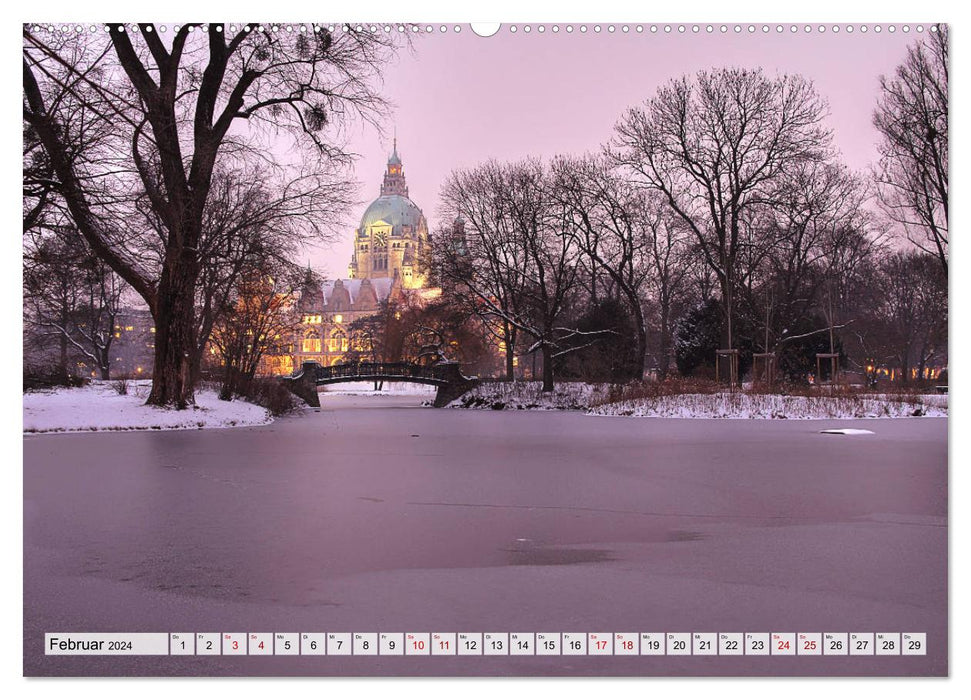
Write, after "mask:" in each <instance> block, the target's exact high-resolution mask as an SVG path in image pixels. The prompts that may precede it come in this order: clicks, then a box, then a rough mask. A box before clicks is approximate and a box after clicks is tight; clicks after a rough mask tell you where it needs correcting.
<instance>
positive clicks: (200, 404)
mask: <svg viewBox="0 0 971 700" xmlns="http://www.w3.org/2000/svg"><path fill="white" fill-rule="evenodd" d="M113 384H114V383H113V382H91V384H89V385H88V386H85V387H80V388H57V389H53V390H46V391H31V392H27V393H25V394H24V432H25V433H59V432H95V431H105V430H181V429H201V428H231V427H236V426H245V425H263V424H265V423H269V422H271V421H272V417H271V416H270V414H269V412H268V411H267V410H266V409H265V408H263V407H262V406H257V405H255V404H251V403H248V402H246V401H242V400H236V401H220V400H219V399H218V397H217V396H216V393H215V392H214V391H212V390H211V389H205V388H200V389H197V390H196V406H195V408H189V409H186V410H184V411H176V410H173V409H164V408H156V407H154V406H146V405H145V399H146V398H147V397H148V393H149V391H150V389H151V382H150V381H146V380H139V381H129V382H128V393H127V394H125V395H122V394H119V393H118V392H117V391H116V390H115V388H114V386H113Z"/></svg>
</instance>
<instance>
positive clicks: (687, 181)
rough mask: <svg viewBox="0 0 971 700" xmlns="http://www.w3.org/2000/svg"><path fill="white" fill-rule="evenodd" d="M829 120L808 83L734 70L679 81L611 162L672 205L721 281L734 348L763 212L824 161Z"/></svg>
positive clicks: (642, 116)
mask: <svg viewBox="0 0 971 700" xmlns="http://www.w3.org/2000/svg"><path fill="white" fill-rule="evenodd" d="M825 113H826V105H825V103H824V101H823V100H822V99H821V98H820V97H819V96H818V95H817V94H816V92H815V89H814V88H813V85H812V83H811V82H809V81H807V80H806V79H804V78H802V77H801V76H797V75H783V76H779V77H775V78H770V77H767V76H766V75H765V74H763V72H762V71H761V70H744V69H736V68H732V69H719V70H713V71H701V72H699V73H698V74H697V76H696V77H695V78H694V79H689V78H687V77H683V78H680V79H677V80H674V81H671V82H670V83H668V84H667V85H665V86H663V87H662V88H660V89H659V90H658V92H657V95H656V96H655V97H654V98H653V99H651V100H650V101H649V102H648V103H647V104H646V105H645V106H644V107H637V108H634V109H631V110H630V111H628V112H627V113H626V114H625V115H624V116H623V118H622V119H621V121H620V122H619V123H618V125H617V127H616V137H615V140H614V144H613V148H612V150H611V155H612V157H613V158H614V159H615V161H616V162H617V163H618V164H620V165H623V166H626V167H628V168H629V169H630V170H631V171H632V172H633V173H634V174H635V175H636V176H637V177H638V178H639V179H640V180H641V181H642V182H643V184H644V185H646V186H647V187H649V188H651V189H654V190H657V191H658V192H660V193H661V194H662V195H663V196H664V197H665V198H666V199H667V202H668V204H669V206H670V207H671V209H672V211H673V212H674V213H675V215H676V216H677V217H678V218H679V219H680V220H681V221H682V222H683V223H684V225H685V226H686V227H687V228H688V229H689V230H690V231H691V232H692V233H693V235H694V237H695V239H696V240H697V243H698V251H699V252H700V253H701V255H702V257H703V259H704V261H705V263H706V264H707V265H708V266H709V267H710V268H711V269H712V270H713V271H714V272H715V274H716V276H717V278H718V282H719V285H720V288H721V294H722V307H723V310H724V317H725V331H724V341H725V343H726V347H733V346H734V345H733V343H734V337H733V330H732V323H733V316H734V313H735V312H734V296H735V294H736V291H737V286H738V284H739V283H740V277H741V276H743V275H744V274H745V272H746V271H745V270H742V269H740V263H741V258H742V255H743V251H744V250H745V249H746V248H747V247H751V246H756V247H758V246H760V242H759V241H758V240H757V237H758V234H759V233H760V231H759V230H758V229H757V228H753V227H754V226H755V225H756V223H755V222H757V219H758V217H757V216H756V210H757V209H758V208H760V207H762V206H763V205H764V200H765V198H766V196H767V194H768V192H769V191H770V190H771V189H772V188H773V187H774V185H775V182H776V181H777V180H778V178H779V177H780V176H781V175H782V174H784V173H785V172H786V171H787V170H788V169H789V168H791V167H792V166H793V165H796V164H798V163H803V162H806V161H811V160H818V159H822V158H824V157H825V155H826V154H827V151H828V146H829V143H830V138H831V136H830V132H829V131H828V130H827V129H826V128H824V126H823V124H822V122H823V118H824V116H825Z"/></svg>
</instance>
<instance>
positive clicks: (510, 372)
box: [503, 321, 516, 382]
mask: <svg viewBox="0 0 971 700" xmlns="http://www.w3.org/2000/svg"><path fill="white" fill-rule="evenodd" d="M503 340H504V341H505V343H506V381H507V382H511V381H514V380H515V379H516V374H515V371H516V365H515V358H516V331H515V329H513V328H511V327H510V325H509V322H508V321H503Z"/></svg>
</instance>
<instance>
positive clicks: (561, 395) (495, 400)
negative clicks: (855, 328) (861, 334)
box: [450, 382, 947, 420]
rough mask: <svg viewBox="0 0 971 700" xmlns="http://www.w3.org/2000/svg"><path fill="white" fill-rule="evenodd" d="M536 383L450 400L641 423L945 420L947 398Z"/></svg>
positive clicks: (497, 385)
mask: <svg viewBox="0 0 971 700" xmlns="http://www.w3.org/2000/svg"><path fill="white" fill-rule="evenodd" d="M541 389H542V386H541V385H540V384H539V383H538V382H511V383H507V382H489V383H484V384H482V385H480V386H479V387H477V388H476V389H474V390H473V391H470V392H469V393H468V394H466V395H464V396H462V397H461V398H460V399H458V400H456V401H453V402H452V403H451V404H450V405H451V406H452V407H458V408H479V409H493V410H574V411H585V412H586V413H588V414H589V415H597V416H634V417H644V418H759V419H780V420H782V419H790V420H815V419H831V418H906V417H922V416H926V417H946V416H947V396H946V395H944V396H942V395H937V394H930V395H927V394H925V395H903V394H866V393H847V394H839V395H836V396H826V395H822V394H818V395H807V396H799V395H795V396H793V395H781V394H761V393H746V392H736V393H727V392H725V393H707V394H705V393H683V394H678V393H673V394H666V395H660V396H643V397H638V398H631V399H622V400H611V395H612V394H614V393H617V387H613V388H612V387H611V386H610V385H608V384H584V383H580V382H569V383H567V382H563V383H560V384H559V385H557V387H556V390H555V391H554V392H552V393H551V394H544V393H543V392H542V391H541Z"/></svg>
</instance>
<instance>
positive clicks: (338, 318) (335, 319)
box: [334, 314, 344, 323]
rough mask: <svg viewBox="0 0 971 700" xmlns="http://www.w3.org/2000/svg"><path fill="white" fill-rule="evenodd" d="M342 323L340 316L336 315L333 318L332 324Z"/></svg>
mask: <svg viewBox="0 0 971 700" xmlns="http://www.w3.org/2000/svg"><path fill="white" fill-rule="evenodd" d="M343 322H344V317H343V316H342V315H341V314H337V315H335V316H334V323H343Z"/></svg>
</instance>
